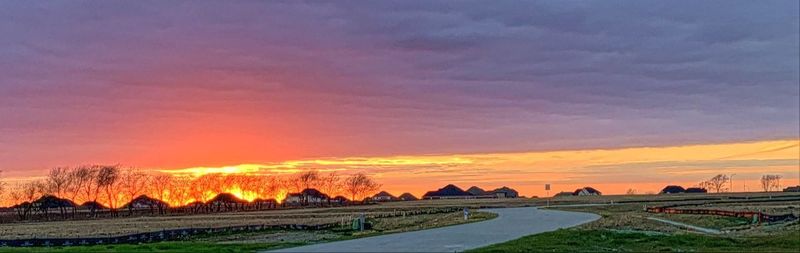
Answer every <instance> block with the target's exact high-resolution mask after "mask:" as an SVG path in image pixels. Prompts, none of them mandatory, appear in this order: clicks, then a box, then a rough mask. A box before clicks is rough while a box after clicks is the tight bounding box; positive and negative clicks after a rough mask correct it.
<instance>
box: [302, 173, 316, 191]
mask: <svg viewBox="0 0 800 253" xmlns="http://www.w3.org/2000/svg"><path fill="white" fill-rule="evenodd" d="M319 179H320V176H319V172H318V171H316V170H309V171H306V172H303V173H300V174H299V175H297V182H299V183H300V185H301V186H302V187H303V189H301V190H305V189H308V188H314V187H315V186H316V185H317V183H318V181H319Z"/></svg>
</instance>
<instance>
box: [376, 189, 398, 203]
mask: <svg viewBox="0 0 800 253" xmlns="http://www.w3.org/2000/svg"><path fill="white" fill-rule="evenodd" d="M372 200H373V201H377V202H385V201H395V200H397V197H395V196H394V195H392V194H391V193H388V192H386V191H381V192H379V193H378V194H375V195H374V196H372Z"/></svg>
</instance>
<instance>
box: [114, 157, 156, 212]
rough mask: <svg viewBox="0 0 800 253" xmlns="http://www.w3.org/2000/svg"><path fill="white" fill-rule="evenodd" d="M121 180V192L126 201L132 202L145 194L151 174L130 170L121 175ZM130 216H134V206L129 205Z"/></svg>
mask: <svg viewBox="0 0 800 253" xmlns="http://www.w3.org/2000/svg"><path fill="white" fill-rule="evenodd" d="M119 180H120V182H119V184H120V188H121V191H122V193H123V195H124V196H125V201H127V202H130V201H133V199H134V198H136V197H138V196H139V195H141V194H143V193H144V192H145V190H146V189H147V188H146V187H147V184H148V182H149V180H150V174H146V173H143V172H141V171H139V170H137V169H133V168H129V169H126V170H124V171H122V173H120V176H119ZM128 214H129V215H133V205H128Z"/></svg>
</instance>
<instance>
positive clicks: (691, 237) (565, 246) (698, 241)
mask: <svg viewBox="0 0 800 253" xmlns="http://www.w3.org/2000/svg"><path fill="white" fill-rule="evenodd" d="M544 251H547V252H604V251H623V252H655V251H678V252H685V251H689V252H698V251H699V252H732V251H738V252H756V251H760V252H800V231H798V230H794V231H784V232H782V233H780V234H776V235H772V236H761V237H741V238H729V237H719V236H708V235H699V234H648V233H639V232H616V231H611V230H582V229H561V230H557V231H553V232H548V233H542V234H537V235H531V236H526V237H522V238H520V239H517V240H513V241H508V242H505V243H500V244H495V245H490V246H487V247H483V248H479V249H475V250H472V251H470V252H544Z"/></svg>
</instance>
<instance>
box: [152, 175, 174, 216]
mask: <svg viewBox="0 0 800 253" xmlns="http://www.w3.org/2000/svg"><path fill="white" fill-rule="evenodd" d="M150 182H151V183H150V192H151V194H152V195H153V197H155V198H157V199H158V200H160V201H161V202H163V203H169V200H168V199H167V197H168V196H169V197H170V198H172V196H171V195H172V194H174V192H172V191H171V189H172V188H173V177H172V175H170V174H159V175H155V176H153V177H152V179H151V180H150ZM165 208H166V206H163V204H161V203H159V205H158V213H159V214H164V213H165V212H166V210H165Z"/></svg>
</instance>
